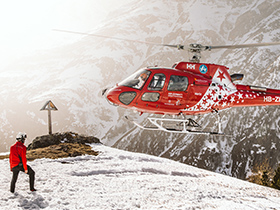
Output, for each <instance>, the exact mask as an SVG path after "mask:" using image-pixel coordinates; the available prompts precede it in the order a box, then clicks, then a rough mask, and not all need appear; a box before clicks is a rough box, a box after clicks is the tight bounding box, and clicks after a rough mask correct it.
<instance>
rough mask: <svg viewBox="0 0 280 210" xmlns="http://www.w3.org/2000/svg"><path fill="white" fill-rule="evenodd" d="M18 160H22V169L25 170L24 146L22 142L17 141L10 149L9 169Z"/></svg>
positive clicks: (17, 162)
mask: <svg viewBox="0 0 280 210" xmlns="http://www.w3.org/2000/svg"><path fill="white" fill-rule="evenodd" d="M20 162H22V165H23V168H24V170H27V160H26V146H25V145H24V144H23V143H22V142H20V141H17V142H16V143H15V144H14V145H13V146H11V149H10V166H11V170H12V168H13V167H15V166H17V165H18V164H19V163H20Z"/></svg>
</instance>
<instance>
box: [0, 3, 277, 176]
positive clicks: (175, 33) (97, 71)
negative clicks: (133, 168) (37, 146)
mask: <svg viewBox="0 0 280 210" xmlns="http://www.w3.org/2000/svg"><path fill="white" fill-rule="evenodd" d="M279 13H280V2H279V1H277V0H275V1H273V0H272V1H270V3H269V4H268V3H267V1H265V0H261V1H259V0H255V1H253V0H252V1H246V2H240V1H226V2H225V1H222V0H220V1H219V0H218V1H207V2H205V1H202V0H201V1H197V0H190V1H179V0H178V1H168V0H151V1H147V0H140V1H139V0H137V1H131V2H130V3H128V4H127V5H125V6H124V7H122V8H120V9H118V10H116V11H114V12H112V13H111V14H110V15H109V16H108V18H107V19H106V21H103V22H102V24H100V25H97V26H95V27H94V28H92V29H89V31H88V32H90V33H93V34H100V35H105V36H113V37H119V38H124V39H131V40H141V41H150V42H156V43H167V44H179V43H180V44H190V43H201V44H210V45H220V44H243V43H256V42H257V43H261V42H273V41H279V34H280V29H279ZM70 30H71V29H70ZM77 36H78V35H77ZM279 52H280V48H279V46H278V47H277V46H276V47H269V48H268V47H264V48H258V49H256V48H251V49H238V50H218V51H212V52H205V53H204V54H203V57H202V61H203V62H209V63H218V64H222V65H226V66H228V67H229V68H230V73H244V74H245V78H244V80H243V81H242V83H243V84H246V83H247V84H252V85H256V86H269V87H273V88H280V86H279V74H280V73H279V72H280V71H279V70H280V69H279V60H280V57H279ZM189 56H190V55H189V54H188V53H187V52H186V51H177V50H174V49H169V48H162V47H158V46H150V45H144V44H140V43H137V42H135V43H134V42H127V41H120V40H112V39H104V38H97V37H93V36H81V38H80V40H79V41H77V42H75V43H73V44H69V45H67V46H65V47H59V48H56V49H53V50H50V51H44V52H38V53H37V54H36V55H34V56H27V57H25V58H23V59H21V60H16V61H15V62H14V63H11V64H10V65H8V66H5V67H2V68H1V74H0V87H1V88H0V94H1V101H0V108H1V112H0V119H1V121H0V130H1V133H0V135H1V149H2V151H6V150H7V149H8V147H9V145H11V143H12V142H13V141H14V137H15V135H16V134H17V132H18V131H25V132H27V133H28V134H29V141H31V140H32V139H33V138H34V137H35V136H39V135H42V134H46V133H47V113H46V112H44V111H41V112H40V111H39V110H40V108H41V107H42V106H43V105H44V103H45V102H46V101H48V100H50V99H51V100H52V101H53V102H54V104H55V105H56V106H57V107H58V109H59V110H58V111H57V112H52V118H53V131H54V132H59V131H61V132H63V131H69V130H70V131H73V132H78V133H84V134H87V135H94V136H96V137H98V138H100V139H101V140H102V142H103V143H105V144H107V145H114V146H115V147H117V148H122V149H125V150H131V151H137V152H143V153H148V154H153V155H156V156H162V157H167V158H171V159H174V160H179V161H180V162H183V163H188V164H191V165H194V166H198V167H201V168H206V169H209V170H212V171H217V172H220V173H224V174H228V175H231V176H235V177H239V178H245V177H246V176H247V175H248V174H249V173H250V171H251V168H252V166H253V165H254V164H256V163H260V162H262V161H263V160H265V159H268V160H269V163H270V164H271V166H272V167H275V166H276V165H277V164H278V162H279V158H280V156H279V152H278V150H279V149H278V148H280V145H279V138H280V136H279V125H278V124H279V123H280V118H279V117H278V115H279V108H278V107H254V108H238V109H230V110H225V111H222V112H221V116H222V122H223V126H222V127H223V130H224V132H225V133H227V134H229V135H230V136H221V137H214V136H205V135H201V136H199V135H196V136H192V135H179V134H168V133H163V132H148V131H143V130H140V129H138V128H135V127H134V126H133V125H132V124H131V123H129V122H127V121H126V120H125V119H124V116H126V115H129V116H130V117H131V118H134V119H136V120H138V121H142V120H143V119H145V117H146V116H147V115H143V116H141V117H140V116H138V114H137V113H133V112H131V111H130V110H124V109H122V108H116V107H113V106H110V105H109V104H108V103H107V101H106V100H105V99H104V98H102V97H101V90H102V89H103V88H105V87H110V86H113V85H114V84H116V83H117V82H120V81H121V80H123V79H124V78H126V77H127V76H129V75H130V74H132V73H133V72H134V71H136V70H137V69H139V68H142V67H145V66H151V65H159V66H169V67H170V66H172V65H173V63H175V62H177V61H180V60H188V58H189ZM213 121H214V122H215V121H216V116H215V115H205V116H202V117H201V118H200V120H199V122H200V123H201V124H202V125H203V126H205V127H210V128H211V127H212V126H213V125H212V123H211V122H213Z"/></svg>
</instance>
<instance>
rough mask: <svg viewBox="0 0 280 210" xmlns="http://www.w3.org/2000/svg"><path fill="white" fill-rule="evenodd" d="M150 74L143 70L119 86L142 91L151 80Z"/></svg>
mask: <svg viewBox="0 0 280 210" xmlns="http://www.w3.org/2000/svg"><path fill="white" fill-rule="evenodd" d="M150 74H151V72H150V71H148V70H143V69H141V70H139V71H137V72H135V73H134V74H132V75H131V76H130V77H128V78H126V79H125V80H124V81H122V82H121V83H119V85H121V86H127V87H131V88H135V89H141V88H142V87H143V86H144V84H145V82H146V81H147V79H148V78H149V76H150Z"/></svg>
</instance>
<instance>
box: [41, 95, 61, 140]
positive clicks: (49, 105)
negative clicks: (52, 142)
mask: <svg viewBox="0 0 280 210" xmlns="http://www.w3.org/2000/svg"><path fill="white" fill-rule="evenodd" d="M43 110H48V124H49V134H50V135H51V134H52V116H51V111H52V110H53V111H57V110H58V109H57V108H56V106H55V105H54V104H53V102H52V101H51V100H49V101H47V102H46V103H45V105H44V106H43V107H42V108H41V109H40V111H43Z"/></svg>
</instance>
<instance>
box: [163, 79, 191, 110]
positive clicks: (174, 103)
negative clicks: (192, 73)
mask: <svg viewBox="0 0 280 210" xmlns="http://www.w3.org/2000/svg"><path fill="white" fill-rule="evenodd" d="M188 85H189V80H188V78H187V77H185V76H178V75H171V76H170V79H169V83H168V87H167V90H168V91H167V93H166V94H164V96H163V97H162V100H161V104H162V106H163V107H165V109H174V108H175V109H178V110H179V109H181V108H184V106H185V105H186V101H187V100H186V98H187V92H186V90H187V88H188Z"/></svg>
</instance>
